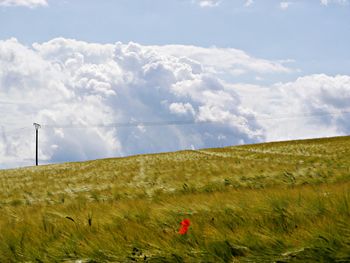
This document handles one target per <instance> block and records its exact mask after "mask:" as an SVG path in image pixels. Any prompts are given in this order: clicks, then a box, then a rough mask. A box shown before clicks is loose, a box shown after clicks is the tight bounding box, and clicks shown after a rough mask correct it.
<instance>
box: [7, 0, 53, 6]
mask: <svg viewBox="0 0 350 263" xmlns="http://www.w3.org/2000/svg"><path fill="white" fill-rule="evenodd" d="M47 5H48V3H47V0H0V6H25V7H29V8H35V7H39V6H47Z"/></svg>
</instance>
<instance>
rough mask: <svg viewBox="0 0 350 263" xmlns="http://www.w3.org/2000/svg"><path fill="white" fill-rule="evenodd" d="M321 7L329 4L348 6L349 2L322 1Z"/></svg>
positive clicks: (339, 0)
mask: <svg viewBox="0 0 350 263" xmlns="http://www.w3.org/2000/svg"><path fill="white" fill-rule="evenodd" d="M320 2H321V5H324V6H327V5H329V4H338V5H348V4H349V1H348V0H320Z"/></svg>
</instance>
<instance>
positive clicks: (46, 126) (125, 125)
mask: <svg viewBox="0 0 350 263" xmlns="http://www.w3.org/2000/svg"><path fill="white" fill-rule="evenodd" d="M349 113H350V110H349V111H338V112H319V113H301V114H298V115H280V116H274V117H268V116H266V117H257V116H254V115H253V116H243V117H244V118H245V119H248V120H256V121H262V120H280V119H300V118H314V117H323V116H335V115H342V114H349ZM238 117H240V116H238ZM215 123H221V122H220V121H218V120H208V121H200V120H182V121H131V122H115V123H107V124H103V123H100V124H61V125H58V124H43V125H41V127H42V128H43V129H87V128H128V127H139V126H141V127H152V126H176V125H201V124H215ZM5 125H7V124H6V123H4V124H0V126H5ZM26 129H30V127H19V128H16V129H12V130H7V129H3V130H4V131H5V132H6V133H12V134H13V133H18V132H21V131H24V130H26Z"/></svg>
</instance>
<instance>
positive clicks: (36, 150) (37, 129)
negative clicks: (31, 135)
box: [33, 123, 41, 166]
mask: <svg viewBox="0 0 350 263" xmlns="http://www.w3.org/2000/svg"><path fill="white" fill-rule="evenodd" d="M33 125H34V127H35V142H36V144H35V165H36V166H38V135H39V128H41V126H40V124H38V123H33Z"/></svg>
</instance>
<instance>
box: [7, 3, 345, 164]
mask: <svg viewBox="0 0 350 263" xmlns="http://www.w3.org/2000/svg"><path fill="white" fill-rule="evenodd" d="M349 47H350V1H348V0H310V1H298V0H290V1H278V0H274V1H272V0H266V1H258V0H100V1H96V0H0V169H3V168H13V167H21V166H29V165H33V164H34V163H35V160H34V158H35V155H34V154H35V137H34V135H35V131H34V127H33V126H32V124H33V122H38V123H40V124H41V125H42V128H41V129H40V131H39V138H40V140H39V145H40V147H39V155H40V163H42V164H48V163H57V162H66V161H84V160H90V159H97V158H106V157H119V156H128V155H134V154H142V153H153V152H165V151H174V150H184V149H192V150H195V149H200V148H206V147H221V146H229V145H240V144H247V143H258V142H267V141H278V140H290V139H305V138H314V137H328V136H339V135H348V134H349V133H350V125H349V124H348V122H347V119H348V118H349V116H350V107H349V99H350V52H349ZM173 121H176V122H179V123H181V122H185V123H187V122H190V123H191V122H192V123H191V124H188V125H148V124H147V123H148V122H156V123H169V122H173ZM125 123H128V124H130V123H132V125H128V126H130V127H120V124H125ZM118 125H119V126H118ZM124 126H125V125H124Z"/></svg>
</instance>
